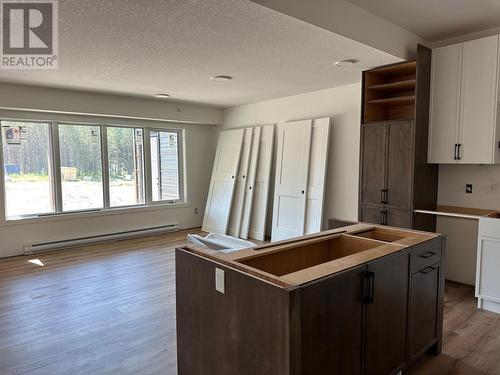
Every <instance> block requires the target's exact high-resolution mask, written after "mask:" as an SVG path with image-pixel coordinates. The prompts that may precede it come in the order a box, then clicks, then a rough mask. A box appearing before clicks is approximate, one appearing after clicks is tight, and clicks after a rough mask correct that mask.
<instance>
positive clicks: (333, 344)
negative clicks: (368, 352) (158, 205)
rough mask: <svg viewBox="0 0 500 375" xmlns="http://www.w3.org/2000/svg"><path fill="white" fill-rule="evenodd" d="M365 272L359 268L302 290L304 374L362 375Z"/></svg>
mask: <svg viewBox="0 0 500 375" xmlns="http://www.w3.org/2000/svg"><path fill="white" fill-rule="evenodd" d="M364 270H366V266H363V267H358V268H355V269H353V270H350V271H347V272H345V273H342V274H339V275H337V276H335V277H331V278H329V279H328V280H326V281H324V282H321V283H315V284H312V285H310V286H307V287H306V288H304V290H303V291H302V321H303V324H302V360H303V362H302V363H303V366H302V373H301V374H302V375H323V374H351V375H357V374H361V355H362V336H363V335H362V329H363V327H362V311H363V304H362V303H361V293H362V275H363V271H364Z"/></svg>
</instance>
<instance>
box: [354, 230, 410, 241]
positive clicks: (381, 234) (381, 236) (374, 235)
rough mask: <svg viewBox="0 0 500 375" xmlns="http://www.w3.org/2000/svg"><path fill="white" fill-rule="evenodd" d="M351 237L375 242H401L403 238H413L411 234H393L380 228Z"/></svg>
mask: <svg viewBox="0 0 500 375" xmlns="http://www.w3.org/2000/svg"><path fill="white" fill-rule="evenodd" d="M352 235H353V236H356V237H363V238H371V239H373V240H377V241H383V242H395V241H399V240H402V239H403V238H409V237H414V236H415V234H413V233H401V232H395V231H393V230H391V231H388V230H385V229H382V228H373V229H369V230H366V231H363V232H359V233H353V234H352Z"/></svg>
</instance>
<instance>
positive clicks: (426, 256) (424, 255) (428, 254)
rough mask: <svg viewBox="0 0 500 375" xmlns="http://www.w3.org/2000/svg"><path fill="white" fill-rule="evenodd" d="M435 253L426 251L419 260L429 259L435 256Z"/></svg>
mask: <svg viewBox="0 0 500 375" xmlns="http://www.w3.org/2000/svg"><path fill="white" fill-rule="evenodd" d="M436 254H437V253H435V252H433V251H428V252H427V253H423V254H420V255H419V257H420V258H425V259H427V258H430V257H431V256H434V255H436Z"/></svg>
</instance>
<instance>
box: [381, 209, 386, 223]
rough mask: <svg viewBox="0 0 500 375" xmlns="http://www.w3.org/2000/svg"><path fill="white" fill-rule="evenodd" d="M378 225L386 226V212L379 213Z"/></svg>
mask: <svg viewBox="0 0 500 375" xmlns="http://www.w3.org/2000/svg"><path fill="white" fill-rule="evenodd" d="M380 224H381V225H387V210H382V211H380Z"/></svg>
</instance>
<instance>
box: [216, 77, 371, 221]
mask: <svg viewBox="0 0 500 375" xmlns="http://www.w3.org/2000/svg"><path fill="white" fill-rule="evenodd" d="M360 106H361V84H359V83H357V84H352V85H347V86H342V87H336V88H331V89H327V90H320V91H315V92H311V93H306V94H301V95H295V96H290V97H286V98H281V99H275V100H269V101H264V102H258V103H253V104H246V105H242V106H237V107H232V108H228V109H226V110H225V111H224V123H223V127H222V128H223V129H228V128H238V127H244V126H250V125H256V124H257V125H258V124H279V123H283V122H285V121H291V120H300V119H308V118H315V117H326V116H329V117H331V118H332V128H331V138H330V154H329V159H328V171H327V174H328V175H327V188H326V206H325V209H326V218H333V217H336V218H340V219H349V220H357V218H358V178H359V177H358V173H359V172H358V171H359V134H360V128H359V126H360V125H359V123H360V113H361V108H360ZM271 201H272V197H271Z"/></svg>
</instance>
